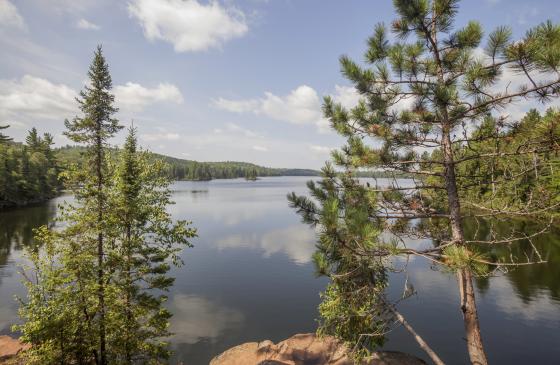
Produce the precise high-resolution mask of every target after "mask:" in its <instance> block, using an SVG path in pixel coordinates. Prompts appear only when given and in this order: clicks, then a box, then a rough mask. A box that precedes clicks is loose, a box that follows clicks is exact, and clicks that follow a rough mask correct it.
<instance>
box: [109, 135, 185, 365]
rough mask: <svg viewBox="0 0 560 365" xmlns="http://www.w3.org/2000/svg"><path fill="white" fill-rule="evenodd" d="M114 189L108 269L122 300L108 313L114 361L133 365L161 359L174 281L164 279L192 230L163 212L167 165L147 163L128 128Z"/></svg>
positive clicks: (166, 353)
mask: <svg viewBox="0 0 560 365" xmlns="http://www.w3.org/2000/svg"><path fill="white" fill-rule="evenodd" d="M115 178H116V186H115V189H114V194H113V195H112V196H111V206H112V207H113V209H112V210H111V212H112V215H111V216H110V217H109V220H110V221H111V222H114V225H113V229H114V232H113V236H114V237H116V246H117V249H116V250H115V251H113V255H112V261H113V262H112V263H111V265H110V266H112V267H117V268H118V269H117V270H116V274H115V278H114V280H115V284H116V285H117V287H118V288H119V293H120V294H119V295H120V297H121V299H120V300H118V301H117V303H121V304H122V305H121V306H118V305H117V306H115V307H113V308H111V309H110V313H111V317H112V318H116V319H117V320H116V321H115V322H114V323H112V326H114V329H112V330H111V332H112V333H113V334H114V335H113V336H111V343H112V344H111V356H112V359H113V361H116V362H123V363H127V364H132V363H135V362H138V361H146V360H155V359H159V358H166V357H167V355H168V350H167V345H166V343H164V342H162V341H161V338H163V337H166V336H168V335H169V332H168V326H169V323H168V320H169V318H170V317H171V314H170V313H169V312H168V311H167V310H166V309H165V308H163V307H162V305H163V303H164V301H165V300H166V299H167V297H166V296H165V295H163V294H161V293H164V292H165V291H167V290H168V289H169V287H170V286H171V285H172V283H173V279H172V278H170V277H168V276H167V272H168V271H169V269H170V264H171V263H173V264H176V265H179V264H180V263H181V260H180V258H179V256H178V253H179V251H180V250H181V249H182V248H183V246H190V243H189V241H188V239H189V238H190V237H193V236H195V234H196V233H195V232H196V231H195V230H194V229H191V228H188V223H187V222H185V221H179V222H176V223H173V222H172V220H171V217H170V215H169V213H167V211H166V208H167V206H168V205H169V204H171V202H170V199H169V197H170V191H169V188H168V187H169V184H170V180H169V178H168V177H167V166H166V165H165V163H163V162H162V161H160V160H156V161H151V159H150V156H149V154H148V153H146V152H141V151H138V150H137V141H136V131H135V129H133V128H131V129H130V131H129V135H128V137H127V139H126V143H125V145H124V148H123V150H122V153H121V155H120V163H119V166H118V168H117V172H116V176H115Z"/></svg>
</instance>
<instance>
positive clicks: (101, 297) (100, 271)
mask: <svg viewBox="0 0 560 365" xmlns="http://www.w3.org/2000/svg"><path fill="white" fill-rule="evenodd" d="M96 142H97V143H96V149H97V151H96V152H97V156H96V160H97V161H96V169H97V171H96V172H97V225H98V226H97V229H98V234H97V265H98V266H97V285H98V292H97V296H98V301H99V363H100V365H107V350H106V339H105V331H106V330H105V285H104V282H103V276H104V268H103V261H104V260H103V256H104V254H105V253H104V249H103V229H102V227H103V168H102V164H103V151H102V149H103V143H102V140H101V132H100V131H98V136H97V141H96Z"/></svg>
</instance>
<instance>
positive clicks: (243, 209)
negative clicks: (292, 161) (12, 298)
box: [168, 197, 285, 227]
mask: <svg viewBox="0 0 560 365" xmlns="http://www.w3.org/2000/svg"><path fill="white" fill-rule="evenodd" d="M175 203H176V204H175V205H171V206H170V207H168V211H169V212H170V213H171V214H172V215H173V216H174V217H177V218H181V219H182V218H187V219H188V220H192V219H194V218H196V219H197V220H199V221H208V219H211V220H212V221H214V222H217V223H219V224H220V225H224V226H227V227H233V226H237V225H239V224H241V223H244V222H251V221H254V220H256V219H257V218H262V217H264V216H266V215H270V214H271V212H274V211H275V208H280V209H285V204H284V202H282V203H283V204H282V205H279V204H275V203H270V202H266V201H265V202H247V201H242V202H239V201H227V202H214V201H212V200H205V201H204V204H202V203H200V202H197V200H196V199H192V198H191V197H189V199H188V200H180V199H175ZM185 208H187V209H185ZM190 209H192V211H190ZM276 211H278V210H276Z"/></svg>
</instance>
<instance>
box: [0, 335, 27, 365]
mask: <svg viewBox="0 0 560 365" xmlns="http://www.w3.org/2000/svg"><path fill="white" fill-rule="evenodd" d="M29 347H30V346H29V345H28V344H24V343H22V342H20V341H19V340H17V339H14V338H11V337H9V336H0V364H2V363H3V362H4V361H7V360H11V359H15V358H16V357H17V355H19V354H21V352H22V351H25V350H27V349H28V348H29Z"/></svg>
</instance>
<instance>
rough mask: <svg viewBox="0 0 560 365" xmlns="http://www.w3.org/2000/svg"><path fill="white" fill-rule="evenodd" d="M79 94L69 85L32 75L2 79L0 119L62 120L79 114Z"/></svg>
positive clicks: (0, 87) (0, 81) (0, 85)
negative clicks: (77, 98)
mask: <svg viewBox="0 0 560 365" xmlns="http://www.w3.org/2000/svg"><path fill="white" fill-rule="evenodd" d="M77 95H78V93H77V92H76V91H75V90H73V89H72V88H70V87H68V86H66V85H63V84H54V83H52V82H50V81H48V80H46V79H42V78H39V77H34V76H30V75H25V76H23V77H22V78H21V79H20V80H0V116H2V117H4V118H6V117H8V118H10V117H18V118H19V117H24V118H31V119H32V118H45V119H60V120H62V119H64V118H69V117H71V116H72V115H73V114H75V113H76V111H77V104H76V101H75V97H76V96H77Z"/></svg>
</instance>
